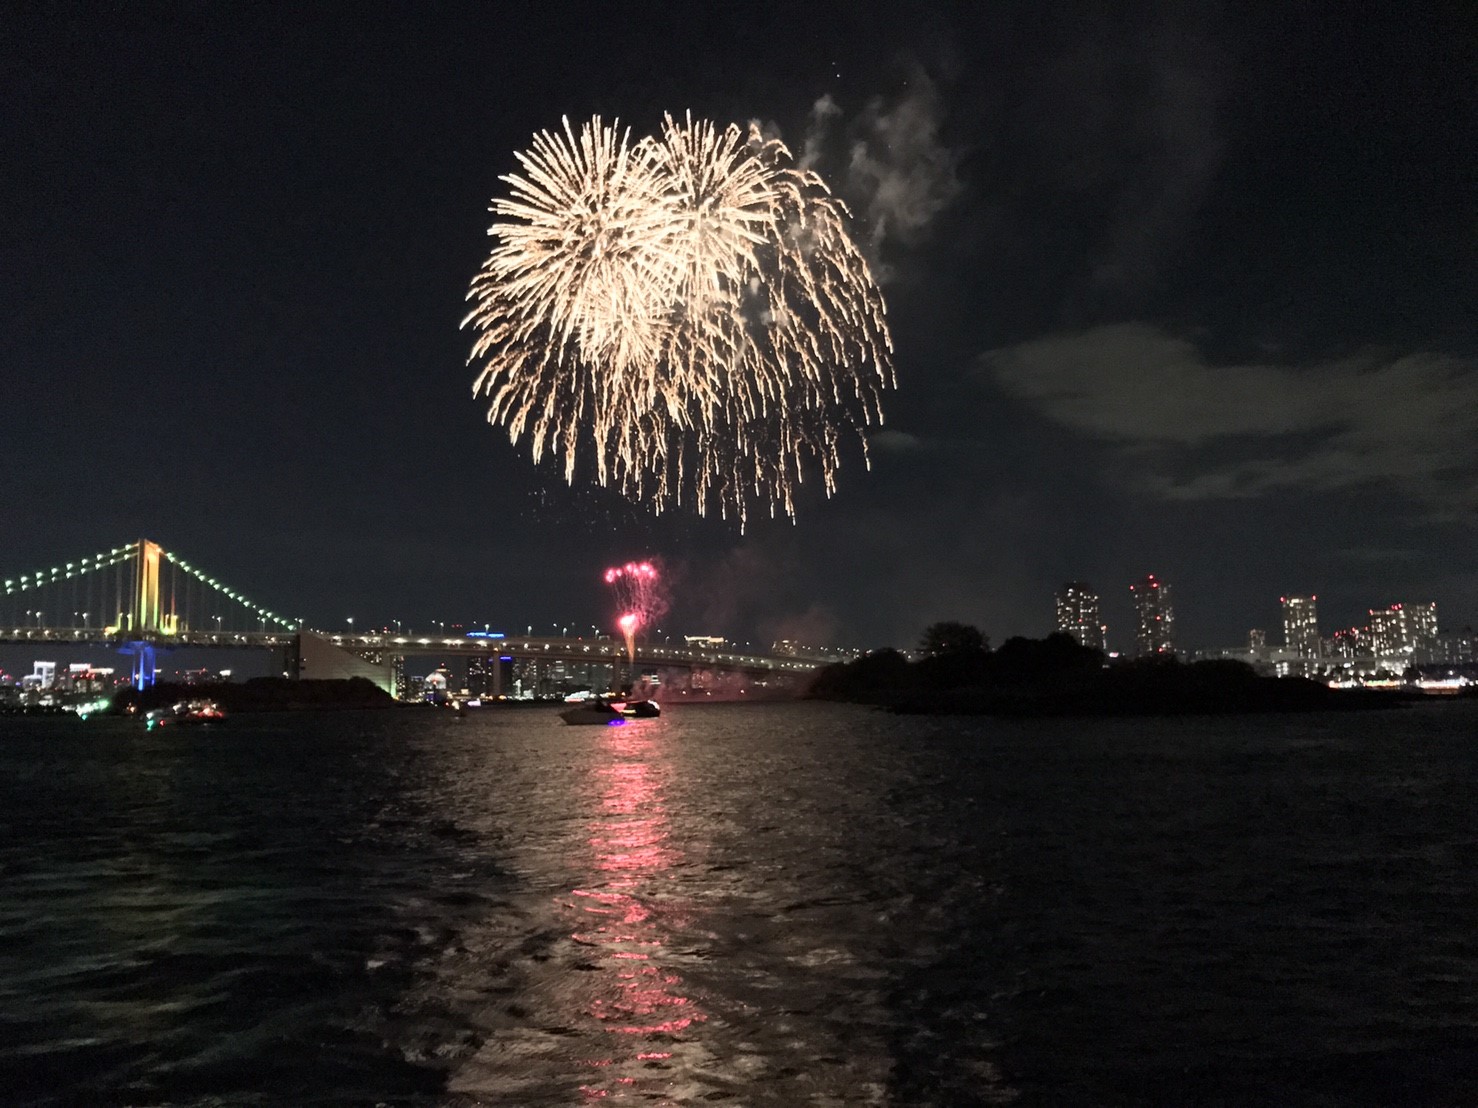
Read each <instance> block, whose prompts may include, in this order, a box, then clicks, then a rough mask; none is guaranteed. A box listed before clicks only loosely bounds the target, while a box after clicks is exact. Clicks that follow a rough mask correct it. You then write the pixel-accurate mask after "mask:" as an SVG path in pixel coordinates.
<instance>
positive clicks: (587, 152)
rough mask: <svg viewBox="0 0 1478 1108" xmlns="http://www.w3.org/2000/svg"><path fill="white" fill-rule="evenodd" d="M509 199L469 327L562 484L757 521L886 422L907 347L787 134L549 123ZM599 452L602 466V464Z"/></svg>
mask: <svg viewBox="0 0 1478 1108" xmlns="http://www.w3.org/2000/svg"><path fill="white" fill-rule="evenodd" d="M517 158H518V161H519V164H520V165H521V167H522V172H521V173H517V174H510V175H508V176H506V177H503V178H502V180H503V182H504V183H505V184H506V185H507V186H508V195H507V196H506V197H503V198H499V199H495V200H494V201H493V206H492V211H493V213H494V222H493V225H492V226H491V227H490V228H489V234H491V235H493V236H495V238H496V243H495V245H494V247H493V249H492V252H491V253H490V254H489V256H488V259H487V261H486V262H485V263H484V264H483V266H482V269H481V270H480V271H479V272H478V274H477V276H476V277H475V278H474V279H473V281H472V287H471V290H470V291H469V293H468V299H469V300H471V301H473V302H474V306H473V309H472V311H471V313H470V314H469V315H468V316H467V317H466V319H465V320H463V326H464V327H465V326H469V325H470V326H471V327H472V328H473V329H474V330H475V331H476V332H477V337H476V340H475V342H474V344H473V348H472V357H471V359H470V361H471V362H472V363H474V364H476V365H478V366H479V367H480V372H479V374H478V377H477V380H476V384H475V386H474V390H475V392H477V393H478V394H481V395H484V396H486V397H487V401H488V420H489V422H491V423H495V424H501V425H502V426H504V427H505V428H506V429H507V431H508V434H509V437H510V439H511V440H512V441H513V442H515V443H518V442H520V441H522V440H524V439H525V438H526V439H527V441H528V444H529V449H530V452H531V454H532V455H533V458H534V461H535V462H538V461H541V460H542V459H543V457H544V456H545V454H546V453H548V454H553V455H555V456H557V457H559V458H560V459H561V461H562V462H563V466H564V476H565V479H566V481H569V482H571V483H573V482H574V480H575V476H576V473H577V470H578V469H580V467H582V466H584V465H587V464H588V465H589V466H590V467H591V469H592V470H593V476H594V478H595V480H596V481H598V482H599V483H600V484H602V485H608V486H613V487H615V488H617V489H619V490H620V491H621V492H622V493H623V494H625V495H627V496H629V497H631V498H633V499H637V500H641V501H645V502H649V503H650V504H651V505H652V506H653V507H654V508H655V509H656V510H657V511H661V510H663V509H664V508H666V507H668V506H669V505H671V504H674V503H680V502H682V501H684V500H685V499H686V500H690V501H691V502H692V503H693V504H694V506H695V507H696V508H697V510H698V512H699V513H700V514H706V513H707V512H708V511H710V510H713V509H717V510H718V511H719V512H720V513H721V514H722V515H723V516H724V517H725V518H731V517H732V518H735V519H737V520H738V521H739V522H740V523H741V525H742V524H743V522H744V520H745V519H746V518H747V515H748V512H749V510H750V509H751V508H752V507H761V508H763V509H766V510H768V511H769V512H770V514H772V515H773V514H775V513H776V512H777V511H784V512H785V513H786V514H787V515H791V516H793V515H794V514H795V499H794V497H795V489H796V486H797V485H799V484H800V483H801V482H802V480H803V479H804V477H805V475H806V473H807V472H808V471H811V470H816V471H819V474H820V477H821V481H822V483H823V487H824V488H825V490H826V492H827V494H828V495H830V494H831V492H832V491H833V490H834V489H835V484H836V472H837V469H838V467H839V465H840V464H841V448H842V446H843V444H844V443H845V442H847V441H849V440H855V441H857V442H858V443H859V444H860V446H861V448H862V451H863V456H864V458H865V457H866V450H867V443H866V439H865V437H864V428H866V427H867V426H869V425H871V424H878V423H881V422H882V409H881V404H880V397H881V394H882V392H883V390H884V389H886V388H889V387H891V386H892V384H893V366H892V353H893V351H892V342H891V339H890V338H889V334H888V327H887V322H886V320H885V318H884V306H883V300H882V295H881V294H880V293H879V291H878V289H877V286H876V284H875V283H874V282H873V279H872V276H871V274H870V273H869V272H868V268H867V264H866V261H865V260H864V259H863V257H862V254H861V253H860V252H859V251H858V249H857V247H856V246H855V244H854V243H853V242H852V240H851V238H850V237H849V236H848V234H847V229H846V219H847V212H846V208H845V207H844V205H843V204H842V203H841V201H840V200H838V199H836V198H835V197H833V196H832V195H831V193H830V192H829V191H828V190H827V188H826V185H825V183H824V182H823V181H822V180H821V178H820V177H819V176H817V175H816V174H815V173H812V172H810V171H808V170H802V169H798V168H796V167H795V165H794V164H793V160H792V158H791V155H790V152H789V151H788V150H787V149H786V148H785V146H784V145H783V144H781V143H780V142H779V141H777V140H773V139H765V138H763V137H762V136H761V135H760V134H759V132H758V130H757V129H756V128H754V127H753V126H751V127H750V128H749V130H748V132H747V133H746V132H744V131H741V130H740V128H739V127H737V126H733V125H730V126H728V127H726V128H722V129H720V128H719V127H717V126H716V125H715V124H713V123H709V122H706V121H701V120H700V121H696V122H695V121H694V120H693V119H692V118H691V117H688V118H686V119H684V120H681V121H679V120H675V119H673V118H672V117H671V116H667V117H666V118H665V120H664V122H663V126H662V129H661V132H660V134H658V135H656V136H652V137H648V138H642V139H639V140H637V141H635V142H633V141H632V139H631V133H630V131H629V130H624V131H623V130H620V129H619V125H615V124H613V125H609V126H608V125H606V124H604V123H603V122H602V121H601V119H600V117H598V116H597V117H595V118H594V119H592V120H591V121H590V122H589V123H587V124H585V125H584V126H583V127H581V128H580V129H579V130H578V131H577V130H575V129H574V128H573V127H571V125H570V122H569V120H568V119H566V120H565V121H564V129H563V131H562V132H549V131H545V132H541V133H540V134H537V135H535V136H534V140H533V143H532V145H531V147H530V148H529V149H528V150H527V151H523V152H521V153H519V154H518V155H517ZM587 455H588V462H587Z"/></svg>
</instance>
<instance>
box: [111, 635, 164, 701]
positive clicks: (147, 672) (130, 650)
mask: <svg viewBox="0 0 1478 1108" xmlns="http://www.w3.org/2000/svg"><path fill="white" fill-rule="evenodd" d="M118 653H120V654H127V655H129V656H131V657H132V658H133V687H134V688H135V689H138V690H139V691H140V692H142V691H143V690H144V689H148V688H152V687H153V685H154V670H155V668H156V666H155V664H154V662H155V652H154V644H153V643H151V642H142V641H139V642H129V643H124V644H123V645H122V646H120V647H119V648H118Z"/></svg>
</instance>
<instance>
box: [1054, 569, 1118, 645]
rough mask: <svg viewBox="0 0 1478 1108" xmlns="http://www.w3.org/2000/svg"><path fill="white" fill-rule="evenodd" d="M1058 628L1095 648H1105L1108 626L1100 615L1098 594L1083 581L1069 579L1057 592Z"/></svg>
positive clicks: (1083, 643) (1082, 643)
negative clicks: (1105, 635)
mask: <svg viewBox="0 0 1478 1108" xmlns="http://www.w3.org/2000/svg"><path fill="white" fill-rule="evenodd" d="M1057 629H1058V630H1059V631H1061V632H1063V633H1064V634H1068V635H1071V636H1072V637H1073V638H1075V639H1077V640H1078V642H1079V643H1080V644H1081V645H1083V646H1086V647H1089V648H1091V649H1093V650H1102V649H1103V648H1104V646H1103V643H1104V634H1105V633H1106V632H1107V630H1108V628H1106V627H1105V626H1104V625H1103V621H1102V620H1100V619H1099V617H1098V594H1097V593H1096V592H1094V591H1093V586H1091V585H1089V584H1087V583H1086V582H1083V581H1069V582H1068V583H1067V584H1066V585H1063V586H1062V590H1061V591H1060V592H1058V594H1057Z"/></svg>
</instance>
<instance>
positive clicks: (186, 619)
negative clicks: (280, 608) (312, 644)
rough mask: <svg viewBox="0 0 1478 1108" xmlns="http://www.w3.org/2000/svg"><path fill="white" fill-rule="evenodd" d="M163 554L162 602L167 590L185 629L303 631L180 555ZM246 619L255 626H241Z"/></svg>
mask: <svg viewBox="0 0 1478 1108" xmlns="http://www.w3.org/2000/svg"><path fill="white" fill-rule="evenodd" d="M160 553H161V554H162V555H163V556H164V562H163V563H161V567H160V568H161V571H162V572H161V574H160V578H161V579H160V598H161V601H162V600H163V598H164V597H165V595H166V589H167V590H168V593H167V595H168V597H169V608H170V611H171V613H172V614H173V615H174V616H175V619H176V620H177V621H178V622H180V623H182V625H183V626H184V627H188V628H193V629H196V630H201V631H211V630H216V631H253V630H261V631H267V630H279V629H281V630H286V631H296V630H298V629H299V628H300V626H301V624H300V623H299V621H297V620H295V619H288V618H286V617H285V616H280V615H278V614H277V613H276V612H272V611H269V610H268V609H266V608H264V607H262V606H261V605H260V604H258V603H256V602H255V601H252V600H248V599H247V598H246V597H244V596H242V595H241V594H240V593H239V592H237V591H236V590H235V589H232V588H228V587H227V586H225V585H223V584H221V582H219V581H217V580H216V579H215V578H214V577H212V576H210V574H208V573H206V572H205V571H204V570H201V569H199V568H197V567H196V566H193V565H191V564H190V563H189V562H187V561H185V559H183V558H181V557H180V556H179V555H177V554H172V553H170V552H169V551H168V550H161V551H160ZM166 567H167V568H166ZM243 618H244V620H245V622H247V623H252V624H255V625H256V626H242V625H241V624H242V621H243Z"/></svg>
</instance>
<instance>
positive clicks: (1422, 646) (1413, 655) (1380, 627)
mask: <svg viewBox="0 0 1478 1108" xmlns="http://www.w3.org/2000/svg"><path fill="white" fill-rule="evenodd" d="M1370 638H1371V646H1372V648H1373V650H1374V652H1375V656H1376V657H1378V658H1395V657H1404V658H1406V659H1407V660H1409V661H1416V662H1424V661H1426V660H1427V659H1428V657H1430V655H1431V654H1432V652H1433V649H1434V647H1435V646H1436V644H1437V605H1435V604H1392V605H1391V606H1390V607H1389V608H1379V609H1377V608H1372V609H1371V611H1370Z"/></svg>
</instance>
